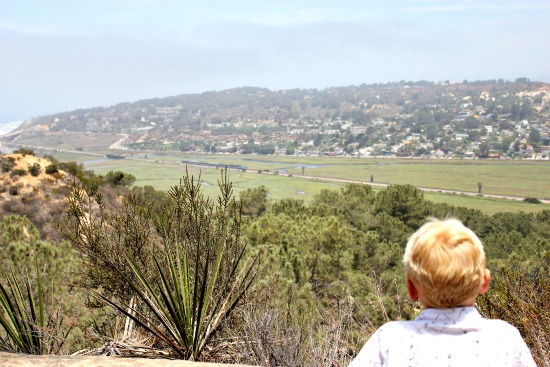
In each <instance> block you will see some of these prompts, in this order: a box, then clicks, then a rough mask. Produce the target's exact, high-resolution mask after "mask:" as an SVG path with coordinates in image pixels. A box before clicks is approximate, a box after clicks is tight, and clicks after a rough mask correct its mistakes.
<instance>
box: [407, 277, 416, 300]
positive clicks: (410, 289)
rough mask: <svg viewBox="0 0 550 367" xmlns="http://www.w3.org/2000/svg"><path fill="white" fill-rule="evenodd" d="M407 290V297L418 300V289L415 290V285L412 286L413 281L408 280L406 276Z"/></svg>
mask: <svg viewBox="0 0 550 367" xmlns="http://www.w3.org/2000/svg"><path fill="white" fill-rule="evenodd" d="M407 291H408V292H409V298H410V299H411V301H413V302H414V301H418V291H417V290H416V287H415V286H414V284H413V282H412V281H411V280H410V278H409V277H408V276H407Z"/></svg>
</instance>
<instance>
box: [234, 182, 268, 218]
mask: <svg viewBox="0 0 550 367" xmlns="http://www.w3.org/2000/svg"><path fill="white" fill-rule="evenodd" d="M239 196H240V205H241V206H242V214H243V215H247V216H249V217H252V218H257V217H259V216H260V215H262V214H263V213H264V212H265V211H266V210H267V204H268V198H269V191H268V190H267V188H266V187H265V186H264V185H261V186H259V187H257V188H253V189H246V190H243V191H241V193H240V194H239Z"/></svg>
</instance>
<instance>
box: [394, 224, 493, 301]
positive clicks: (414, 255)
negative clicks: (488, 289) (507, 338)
mask: <svg viewBox="0 0 550 367" xmlns="http://www.w3.org/2000/svg"><path fill="white" fill-rule="evenodd" d="M403 262H404V264H405V270H406V272H407V276H408V277H409V279H410V280H411V281H412V283H413V284H414V286H415V287H416V289H417V290H418V292H419V293H420V294H422V295H423V296H424V298H425V300H426V301H427V303H429V306H430V307H435V308H451V307H458V306H463V305H464V302H468V300H470V299H475V297H476V296H477V295H478V293H479V290H480V287H481V285H482V283H483V276H484V273H485V266H486V265H485V252H484V251H483V245H482V244H481V241H480V240H479V238H478V237H477V236H476V235H475V233H474V232H472V230H470V229H469V228H467V227H466V226H464V225H463V224H462V223H461V222H460V221H459V220H457V219H446V220H439V219H435V218H432V219H429V221H428V223H426V224H424V225H423V226H422V227H421V228H420V229H419V230H418V231H416V232H415V233H413V235H412V236H411V237H410V238H409V240H408V242H407V247H406V249H405V255H404V257H403Z"/></svg>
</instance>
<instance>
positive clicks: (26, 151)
mask: <svg viewBox="0 0 550 367" xmlns="http://www.w3.org/2000/svg"><path fill="white" fill-rule="evenodd" d="M13 153H14V154H21V155H23V156H26V155H27V154H28V155H34V150H32V149H30V148H19V149H16V150H14V151H13Z"/></svg>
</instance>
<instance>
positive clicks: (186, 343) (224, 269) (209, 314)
mask: <svg viewBox="0 0 550 367" xmlns="http://www.w3.org/2000/svg"><path fill="white" fill-rule="evenodd" d="M218 184H219V187H220V191H221V192H220V195H219V197H218V201H217V204H215V203H214V202H213V201H212V200H211V199H210V198H208V197H207V196H205V195H204V194H203V193H202V192H201V191H200V176H199V179H198V180H197V181H195V180H194V178H193V177H189V175H188V174H187V175H186V176H185V177H184V178H183V179H182V181H181V182H180V185H179V186H176V187H173V188H172V189H171V190H170V191H169V192H168V195H169V198H170V205H169V206H168V207H167V208H165V210H163V211H162V212H161V213H160V214H158V215H157V216H156V217H155V218H154V223H155V227H156V231H157V234H158V235H159V237H160V240H161V242H162V248H163V254H161V255H156V256H155V257H154V264H155V265H154V266H155V268H156V273H157V274H156V275H157V276H153V277H151V276H150V275H148V274H146V272H145V271H144V269H142V268H141V266H140V265H139V264H137V263H136V262H135V261H134V260H133V259H131V258H127V263H128V265H129V266H130V267H131V269H132V271H133V278H134V279H137V281H136V282H132V281H131V279H129V277H128V276H127V275H125V274H124V273H122V272H121V273H120V275H121V277H123V278H124V279H125V281H127V282H129V284H130V285H131V287H132V289H133V290H134V292H135V294H136V296H137V298H138V299H139V300H140V301H141V302H137V306H134V307H131V306H130V304H127V303H125V302H119V301H116V300H113V299H112V298H109V297H106V296H104V295H100V294H97V296H98V297H99V298H100V299H102V300H103V301H104V302H106V303H108V304H110V305H111V306H113V307H114V308H116V309H117V310H118V311H119V312H121V313H122V314H124V315H125V316H126V317H129V318H131V319H132V320H133V321H135V322H136V324H138V325H140V326H141V327H143V328H144V329H145V330H147V331H148V332H150V333H151V334H153V335H154V336H156V337H157V338H158V339H160V340H162V341H163V342H164V343H166V345H168V346H169V347H170V348H171V349H172V350H173V351H174V352H175V353H176V354H177V355H179V356H180V357H181V358H185V359H189V360H198V359H200V358H201V354H202V353H203V352H204V350H205V346H206V345H207V343H208V342H209V341H210V340H211V338H212V336H213V335H214V334H215V333H216V331H218V329H219V327H220V325H221V324H222V322H223V321H224V320H225V319H226V318H227V317H228V316H229V314H230V313H231V312H232V311H233V310H234V309H235V307H236V306H237V305H238V304H239V302H240V301H241V300H242V299H243V297H244V296H245V294H246V292H247V290H248V289H249V287H250V286H251V284H252V281H253V280H254V278H255V274H256V263H257V260H258V256H256V257H254V258H251V259H250V260H249V259H248V258H247V257H246V244H245V243H244V242H243V241H242V239H241V235H240V223H241V222H240V221H241V210H240V207H239V206H237V204H236V202H235V200H234V197H233V190H232V185H231V183H230V182H229V181H228V176H227V171H224V172H222V179H221V180H220V181H219V182H218ZM155 279H157V281H155Z"/></svg>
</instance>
